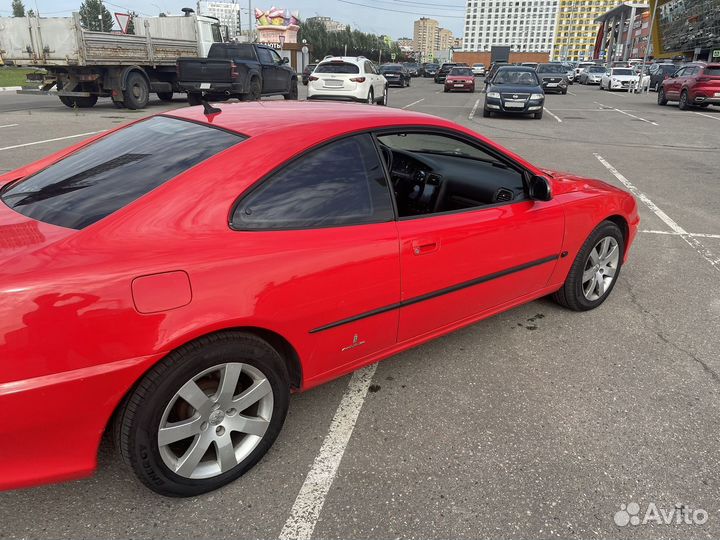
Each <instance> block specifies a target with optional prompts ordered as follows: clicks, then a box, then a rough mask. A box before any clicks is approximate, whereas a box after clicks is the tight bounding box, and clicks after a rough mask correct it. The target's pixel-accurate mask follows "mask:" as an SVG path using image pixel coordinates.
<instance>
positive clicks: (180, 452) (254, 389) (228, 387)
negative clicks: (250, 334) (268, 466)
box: [157, 362, 274, 479]
mask: <svg viewBox="0 0 720 540" xmlns="http://www.w3.org/2000/svg"><path fill="white" fill-rule="evenodd" d="M273 403H274V401H273V391H272V387H271V385H270V382H269V381H268V379H267V377H266V376H265V375H264V374H263V373H262V371H260V370H259V369H258V368H256V367H254V366H251V365H249V364H243V363H238V362H232V363H226V364H219V365H216V366H213V367H211V368H209V369H206V370H204V371H202V372H201V373H199V374H198V375H196V376H194V377H193V378H192V379H190V380H189V381H187V382H186V383H185V384H184V385H183V386H182V387H181V388H180V389H179V390H178V391H177V392H176V393H175V395H174V396H173V398H172V399H171V400H170V402H169V403H168V405H167V407H166V408H165V411H164V412H163V415H162V418H161V420H160V425H159V428H158V434H157V441H158V448H159V451H160V456H161V458H162V460H163V462H164V463H165V465H166V466H167V467H168V468H169V469H170V470H171V471H173V472H174V473H175V474H177V475H179V476H182V477H184V478H190V479H204V478H212V477H215V476H218V475H220V474H223V473H226V472H228V471H229V470H231V469H233V468H234V467H236V466H237V465H238V464H239V463H241V462H242V461H243V460H244V459H246V458H247V457H248V456H249V455H250V453H251V452H252V451H253V450H255V448H256V447H257V446H258V444H260V441H261V440H262V439H263V436H264V435H265V431H267V429H268V426H269V425H270V419H271V418H272V413H273Z"/></svg>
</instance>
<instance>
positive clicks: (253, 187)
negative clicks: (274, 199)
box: [227, 129, 398, 233]
mask: <svg viewBox="0 0 720 540" xmlns="http://www.w3.org/2000/svg"><path fill="white" fill-rule="evenodd" d="M361 135H369V136H370V142H371V144H372V147H373V150H374V151H375V155H376V157H377V159H378V161H379V162H380V167H381V169H382V172H383V175H384V177H385V185H386V187H387V190H388V197H390V207H391V209H392V216H391V218H390V219H388V220H385V221H368V222H366V223H343V224H329V225H321V226H315V227H273V228H257V229H248V228H245V227H242V226H240V224H236V223H235V222H234V219H233V217H234V216H235V213H236V212H237V210H238V207H239V206H240V204H241V203H242V202H243V200H245V199H246V198H247V197H250V196H251V195H252V194H253V193H254V192H255V191H257V190H258V189H260V187H261V186H263V185H264V184H265V183H266V182H268V181H270V180H271V179H272V177H273V176H275V175H276V174H278V173H279V172H281V171H282V170H283V169H285V168H286V167H290V166H292V165H293V164H294V163H296V162H297V161H299V160H301V159H303V158H305V157H307V155H308V154H311V153H312V152H315V151H316V150H320V149H322V148H325V147H326V146H329V145H331V144H333V143H336V142H339V141H343V140H345V139H349V138H352V137H357V136H361ZM368 180H369V179H368ZM397 218H398V215H397V209H396V205H395V195H394V193H393V192H392V184H391V183H390V180H389V177H388V175H387V173H386V170H385V160H384V159H383V157H382V154H381V153H380V151H379V148H378V147H377V145H376V142H375V138H374V137H373V134H372V130H367V129H365V130H361V131H355V132H352V133H346V134H343V135H341V136H339V137H334V138H332V139H329V140H327V141H323V142H321V143H320V144H316V145H314V146H311V147H310V148H306V149H305V150H302V151H301V152H298V153H297V154H294V155H293V156H291V157H290V158H289V159H287V160H285V161H283V162H282V163H281V164H280V165H278V166H277V167H275V168H274V169H272V170H271V171H270V172H268V173H267V174H265V175H264V176H262V177H261V178H259V179H258V180H257V181H255V182H254V183H253V184H252V185H251V186H249V187H248V188H247V190H246V191H244V192H243V193H241V194H240V195H239V196H238V197H237V198H236V199H235V202H233V204H232V205H231V206H230V212H229V214H228V218H227V220H228V227H229V228H230V230H232V231H236V232H246V233H255V232H265V233H267V232H287V231H312V230H321V229H338V228H341V227H363V226H366V225H379V224H381V223H392V222H394V221H397Z"/></svg>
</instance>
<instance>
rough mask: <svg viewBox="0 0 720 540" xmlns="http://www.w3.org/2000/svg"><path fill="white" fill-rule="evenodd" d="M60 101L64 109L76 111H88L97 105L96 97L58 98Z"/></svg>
mask: <svg viewBox="0 0 720 540" xmlns="http://www.w3.org/2000/svg"><path fill="white" fill-rule="evenodd" d="M58 97H59V98H60V101H61V102H62V104H63V105H65V106H66V107H70V108H71V109H73V108H75V107H77V108H78V109H89V108H90V107H94V106H95V104H96V103H97V100H98V97H97V96H83V97H72V96H58Z"/></svg>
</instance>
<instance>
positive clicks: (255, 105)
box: [163, 100, 455, 142]
mask: <svg viewBox="0 0 720 540" xmlns="http://www.w3.org/2000/svg"><path fill="white" fill-rule="evenodd" d="M214 106H215V107H217V108H219V109H220V110H221V112H220V113H218V114H215V115H212V116H206V115H205V114H204V110H203V107H202V106H196V107H184V108H182V109H175V110H173V111H168V112H166V113H163V116H171V117H175V118H180V119H184V120H190V121H192V122H200V123H202V124H209V125H212V126H215V127H218V128H221V129H226V130H230V131H234V132H237V133H241V134H244V135H247V136H249V137H256V136H260V135H271V136H272V137H273V138H275V137H276V138H277V140H278V142H280V141H282V140H283V134H285V133H288V132H292V131H295V130H302V131H303V132H306V133H307V138H308V139H317V140H324V139H327V138H330V137H334V136H336V135H340V134H342V133H347V132H350V131H354V130H355V128H357V129H377V128H381V127H392V126H397V125H427V126H445V127H455V125H454V124H453V123H452V122H450V121H448V120H444V119H442V118H438V117H436V116H432V115H429V114H423V113H419V112H414V111H408V110H402V109H394V108H386V107H370V106H368V105H365V104H362V103H342V102H327V101H318V102H311V101H285V100H281V101H254V102H249V103H218V104H215V105H214ZM309 125H312V126H313V129H311V130H308V129H307V127H308V126H309Z"/></svg>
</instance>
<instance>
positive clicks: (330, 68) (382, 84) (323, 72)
mask: <svg viewBox="0 0 720 540" xmlns="http://www.w3.org/2000/svg"><path fill="white" fill-rule="evenodd" d="M387 88H388V83H387V80H386V79H385V77H383V76H382V75H381V74H380V73H379V72H378V70H377V68H376V67H375V64H373V63H372V62H371V61H370V60H368V59H367V58H364V57H362V56H336V57H332V58H326V59H325V60H323V61H322V62H320V63H319V64H318V65H317V67H316V68H315V71H313V73H312V75H310V76H309V77H308V99H329V100H346V101H364V102H366V103H369V104H372V103H378V104H379V105H387Z"/></svg>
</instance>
